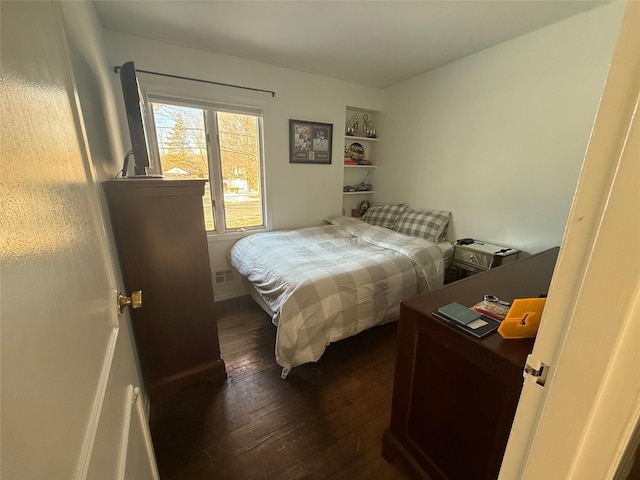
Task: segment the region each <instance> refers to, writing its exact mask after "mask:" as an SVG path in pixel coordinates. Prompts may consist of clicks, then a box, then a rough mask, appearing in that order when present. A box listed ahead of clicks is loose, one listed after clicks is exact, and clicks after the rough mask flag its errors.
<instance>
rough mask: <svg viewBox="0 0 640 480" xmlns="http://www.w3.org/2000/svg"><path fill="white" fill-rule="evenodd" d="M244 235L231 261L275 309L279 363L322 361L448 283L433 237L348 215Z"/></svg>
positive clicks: (233, 249)
mask: <svg viewBox="0 0 640 480" xmlns="http://www.w3.org/2000/svg"><path fill="white" fill-rule="evenodd" d="M325 220H326V221H327V222H328V223H329V224H328V225H323V226H318V227H309V228H304V229H300V230H291V231H275V232H265V233H259V234H255V235H251V236H249V237H245V238H243V239H242V240H240V241H238V242H237V243H236V244H235V245H234V246H233V248H232V249H231V252H230V258H231V263H232V265H233V266H234V267H235V268H236V269H237V270H238V271H239V272H240V273H241V274H242V275H243V276H244V277H246V278H247V279H248V280H249V281H250V282H251V283H252V284H253V285H254V287H255V288H256V290H257V291H258V293H259V294H260V295H261V297H262V298H263V299H264V301H265V302H266V304H267V305H268V306H269V307H270V308H271V310H272V311H273V312H275V315H274V317H273V323H274V324H275V325H276V326H277V333H276V361H277V362H278V364H279V365H280V366H282V367H284V368H287V369H290V368H293V367H295V366H298V365H301V364H303V363H307V362H313V361H317V360H318V359H319V358H320V357H321V356H322V354H323V353H324V351H325V348H326V346H327V345H328V344H329V343H331V342H334V341H337V340H341V339H343V338H347V337H350V336H352V335H355V334H357V333H359V332H361V331H363V330H365V329H367V328H370V327H372V326H374V325H378V324H382V323H386V322H388V321H391V320H395V319H397V318H398V315H399V310H400V301H401V300H402V299H404V298H406V297H409V296H411V295H414V294H416V293H420V292H424V291H429V290H432V289H434V288H436V287H439V286H441V285H442V283H443V277H444V262H443V258H442V252H441V250H440V248H439V247H437V246H436V245H435V244H434V243H431V242H428V241H426V240H423V239H419V238H414V237H409V236H406V235H402V234H399V233H396V232H394V231H392V230H389V229H387V228H383V227H377V226H373V225H369V224H367V223H365V222H363V221H361V220H358V219H352V218H348V217H341V216H336V217H329V218H327V219H325Z"/></svg>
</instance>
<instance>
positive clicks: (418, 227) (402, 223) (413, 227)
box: [394, 208, 451, 243]
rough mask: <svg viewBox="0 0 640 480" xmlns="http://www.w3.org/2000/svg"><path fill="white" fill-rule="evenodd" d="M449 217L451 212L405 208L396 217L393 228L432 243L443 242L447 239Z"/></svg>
mask: <svg viewBox="0 0 640 480" xmlns="http://www.w3.org/2000/svg"><path fill="white" fill-rule="evenodd" d="M450 219H451V212H445V211H429V210H413V209H411V208H407V209H406V210H405V211H404V212H403V213H402V215H401V216H400V218H399V219H398V223H397V224H396V226H395V228H394V230H395V231H396V232H398V233H404V234H405V235H411V236H412V237H419V238H424V239H425V240H429V241H430V242H434V243H437V242H444V241H445V240H446V239H447V228H448V227H449V220H450Z"/></svg>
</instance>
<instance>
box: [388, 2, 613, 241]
mask: <svg viewBox="0 0 640 480" xmlns="http://www.w3.org/2000/svg"><path fill="white" fill-rule="evenodd" d="M623 11H624V4H623V3H621V2H619V3H614V4H610V5H607V6H604V7H601V8H598V9H595V10H593V11H590V12H587V13H585V14H582V15H579V16H576V17H573V18H570V19H568V20H566V21H563V22H560V23H557V24H554V25H551V26H549V27H547V28H544V29H542V30H539V31H536V32H533V33H531V34H528V35H526V36H523V37H520V38H518V39H515V40H513V41H510V42H506V43H503V44H501V45H498V46H496V47H493V48H490V49H487V50H484V51H481V52H479V53H476V54H474V55H471V56H469V57H466V58H464V59H462V60H459V61H457V62H454V63H451V64H449V65H446V66H444V67H441V68H439V69H437V70H434V71H432V72H430V73H427V74H425V75H422V76H419V77H416V78H413V79H411V80H408V81H406V82H403V83H401V84H397V85H395V86H393V87H390V88H388V89H386V90H385V98H384V105H383V115H382V121H381V122H379V130H380V132H381V135H380V136H381V138H383V139H384V141H381V142H380V158H381V159H382V160H381V161H379V162H378V163H379V168H378V171H377V172H376V190H377V191H378V192H379V196H380V197H381V198H385V199H388V200H390V201H396V202H408V203H409V204H410V206H412V207H415V208H429V209H441V210H451V211H452V212H453V223H452V229H451V230H450V234H449V238H450V239H455V238H460V237H474V238H479V239H482V240H486V241H493V242H495V243H498V244H504V245H508V246H512V247H516V248H520V249H522V250H523V251H526V252H529V253H535V252H538V251H541V250H544V249H546V248H548V247H551V246H554V245H559V244H560V242H561V240H562V235H563V231H564V227H565V224H566V220H567V215H568V212H569V208H570V205H571V200H572V197H573V193H574V190H575V187H576V183H577V179H578V174H579V171H580V168H581V165H582V161H583V158H584V153H585V149H586V146H587V141H588V138H589V134H590V131H591V128H592V125H593V122H594V118H595V113H596V110H597V107H598V103H599V99H600V96H601V94H602V90H603V86H604V81H605V78H606V74H607V71H608V67H609V63H610V59H611V55H612V52H613V47H614V42H615V40H616V38H617V33H618V30H619V26H620V21H621V18H622V14H623Z"/></svg>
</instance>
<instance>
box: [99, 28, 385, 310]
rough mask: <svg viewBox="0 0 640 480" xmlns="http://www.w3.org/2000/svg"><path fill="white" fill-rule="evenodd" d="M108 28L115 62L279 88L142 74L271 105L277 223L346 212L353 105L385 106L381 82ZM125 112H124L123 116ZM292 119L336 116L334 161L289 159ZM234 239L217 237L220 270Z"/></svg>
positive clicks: (269, 170)
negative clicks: (348, 112) (348, 122)
mask: <svg viewBox="0 0 640 480" xmlns="http://www.w3.org/2000/svg"><path fill="white" fill-rule="evenodd" d="M105 32H106V42H107V46H108V49H109V56H110V59H111V61H112V63H113V65H121V64H122V63H124V62H125V61H128V60H133V61H134V62H135V65H136V68H137V69H141V70H149V71H155V72H162V73H169V74H176V75H182V76H187V77H193V78H198V79H204V80H212V81H216V82H223V83H230V84H236V85H245V86H249V87H254V88H261V89H265V90H273V91H275V92H276V95H275V97H273V98H272V97H271V95H270V94H267V93H256V92H251V91H247V90H240V89H233V88H229V87H219V86H212V85H207V84H202V83H196V82H189V81H184V80H182V81H180V80H172V79H166V78H163V77H158V76H152V75H145V74H140V75H139V81H140V83H141V86H142V88H143V89H146V90H148V91H165V92H167V91H168V92H174V93H182V95H184V96H187V97H189V96H191V97H193V98H205V99H213V100H217V101H223V102H231V103H240V104H249V105H259V106H261V107H262V108H263V112H264V130H265V154H266V166H265V178H266V182H267V195H268V201H269V207H270V208H269V212H267V213H268V216H269V220H270V224H271V227H272V228H274V229H286V228H299V227H305V226H309V225H318V224H320V223H321V222H322V219H323V218H324V217H326V216H327V215H331V214H339V213H340V212H341V210H342V195H341V193H340V192H342V177H343V151H344V121H345V107H346V106H347V105H356V106H359V107H362V108H368V109H372V110H379V109H380V107H381V104H382V91H381V90H378V89H374V88H370V87H364V86H360V85H355V84H352V83H348V82H344V81H340V80H335V79H330V78H326V77H321V76H318V75H312V74H307V73H303V72H299V71H295V70H290V69H286V68H282V67H277V66H273V65H268V64H265V63H260V62H255V61H251V60H245V59H242V58H238V57H232V56H228V55H220V54H215V53H211V52H207V51H203V50H196V49H193V48H187V47H182V46H177V45H172V44H168V43H163V42H158V41H154V40H149V39H144V38H140V37H136V36H131V35H125V34H121V33H117V32H113V31H108V30H107V31H105ZM113 82H114V85H116V84H117V82H118V77H117V76H116V75H113ZM118 88H119V87H118ZM124 118H125V117H124V113H123V114H122V119H123V124H124ZM289 119H298V120H309V121H317V122H323V123H331V124H333V126H334V132H333V161H332V164H331V165H308V164H289V143H288V142H289ZM125 128H126V127H125ZM116 171H117V169H115V170H114V172H113V173H114V175H115V173H116ZM233 242H234V241H233V240H226V241H214V240H211V241H210V243H209V246H210V248H209V251H210V261H211V267H212V270H214V271H215V270H221V269H227V268H229V267H230V266H229V263H228V260H227V253H228V251H229V248H230V247H231V245H232V244H233ZM214 290H215V292H214V293H215V297H216V300H221V299H224V298H228V297H231V296H235V295H238V294H243V293H244V290H243V289H242V287H241V286H240V285H239V283H238V282H234V283H229V284H220V285H215V286H214Z"/></svg>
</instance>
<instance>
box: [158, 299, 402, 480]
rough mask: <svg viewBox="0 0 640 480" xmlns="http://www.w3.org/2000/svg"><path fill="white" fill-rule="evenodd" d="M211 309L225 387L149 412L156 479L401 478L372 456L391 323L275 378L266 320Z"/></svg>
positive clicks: (250, 310) (257, 314) (243, 305)
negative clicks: (214, 313)
mask: <svg viewBox="0 0 640 480" xmlns="http://www.w3.org/2000/svg"><path fill="white" fill-rule="evenodd" d="M216 309H217V312H218V329H219V336H220V350H221V353H222V357H223V358H224V361H225V363H226V367H227V374H228V377H227V379H226V380H224V381H218V382H216V383H205V384H202V385H198V386H195V387H191V388H188V389H185V390H183V391H182V392H179V393H178V394H175V395H173V396H171V397H168V398H165V399H162V400H160V401H158V402H153V403H152V405H151V432H152V437H153V443H154V446H155V451H156V457H157V461H158V467H159V470H160V477H161V478H162V480H173V479H176V480H177V479H180V480H183V479H189V480H198V479H212V478H215V479H225V480H234V479H242V480H252V479H278V480H287V479H315V478H335V479H390V480H394V479H398V480H399V479H405V478H408V477H406V476H405V475H404V474H403V473H402V472H400V471H399V470H398V469H397V467H395V466H392V465H390V464H388V463H386V462H385V461H384V459H383V458H382V456H381V454H380V449H381V441H382V433H383V431H384V429H385V428H387V427H388V426H389V418H390V412H391V394H392V388H393V369H394V364H395V337H396V326H397V322H393V323H391V324H387V325H383V326H379V327H375V328H373V329H371V330H368V331H366V332H362V333H361V334H359V335H357V336H356V337H352V338H349V339H345V340H342V341H340V342H336V343H334V344H332V345H330V346H329V347H327V351H326V352H325V354H324V356H323V357H322V358H321V359H320V361H319V362H318V363H313V364H307V365H302V366H300V367H297V368H295V369H293V370H292V371H291V373H290V374H289V376H288V378H287V379H286V380H282V379H281V378H280V371H281V368H280V367H279V366H278V365H277V364H276V362H275V357H274V348H275V327H274V326H273V325H272V324H271V320H270V318H269V317H268V316H267V315H266V314H265V313H264V312H263V311H262V310H261V309H260V308H259V307H258V306H257V305H256V304H255V303H254V302H253V301H252V300H251V299H250V298H249V297H242V298H238V299H233V300H228V301H224V302H219V303H216Z"/></svg>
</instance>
